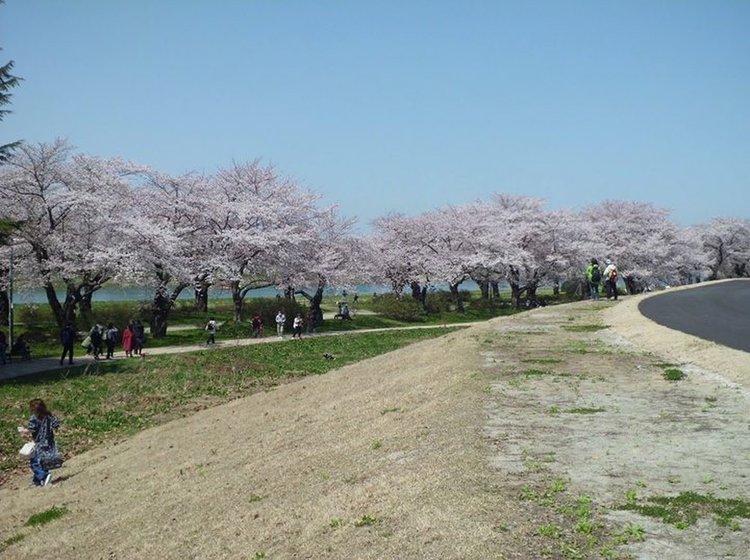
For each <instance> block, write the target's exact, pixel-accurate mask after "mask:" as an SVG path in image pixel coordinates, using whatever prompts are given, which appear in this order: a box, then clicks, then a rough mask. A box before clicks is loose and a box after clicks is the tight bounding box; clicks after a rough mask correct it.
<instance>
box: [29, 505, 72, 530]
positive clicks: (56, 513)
mask: <svg viewBox="0 0 750 560" xmlns="http://www.w3.org/2000/svg"><path fill="white" fill-rule="evenodd" d="M66 513H68V510H67V509H66V508H65V507H64V506H52V507H51V508H50V509H48V510H47V511H43V512H41V513H35V514H34V515H32V516H31V517H29V519H28V521H26V523H24V525H25V526H26V527H38V526H40V525H46V524H47V523H49V522H51V521H54V520H55V519H59V518H61V517H62V516H63V515H65V514H66Z"/></svg>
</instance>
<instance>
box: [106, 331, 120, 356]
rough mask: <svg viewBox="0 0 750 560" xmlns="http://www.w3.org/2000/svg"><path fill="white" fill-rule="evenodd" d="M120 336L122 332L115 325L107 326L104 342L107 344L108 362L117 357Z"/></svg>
mask: <svg viewBox="0 0 750 560" xmlns="http://www.w3.org/2000/svg"><path fill="white" fill-rule="evenodd" d="M119 336H120V331H119V330H118V329H117V327H116V326H115V325H114V324H113V323H110V324H109V325H107V330H105V331H104V341H105V342H106V343H107V360H111V359H112V358H114V357H115V344H117V339H118V337H119Z"/></svg>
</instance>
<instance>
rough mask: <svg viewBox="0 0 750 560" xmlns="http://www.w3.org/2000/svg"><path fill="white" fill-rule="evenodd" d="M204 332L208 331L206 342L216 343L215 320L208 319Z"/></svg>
mask: <svg viewBox="0 0 750 560" xmlns="http://www.w3.org/2000/svg"><path fill="white" fill-rule="evenodd" d="M206 333H208V338H207V339H206V344H216V321H214V320H213V319H209V320H208V323H206Z"/></svg>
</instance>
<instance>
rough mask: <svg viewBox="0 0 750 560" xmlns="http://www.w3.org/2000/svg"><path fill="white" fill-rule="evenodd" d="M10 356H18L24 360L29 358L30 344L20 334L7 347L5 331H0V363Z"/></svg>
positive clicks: (3, 363) (2, 363)
mask: <svg viewBox="0 0 750 560" xmlns="http://www.w3.org/2000/svg"><path fill="white" fill-rule="evenodd" d="M11 356H20V357H21V358H23V359H24V360H29V359H31V346H29V343H28V342H26V337H25V336H24V335H22V334H21V335H18V336H17V337H16V339H15V340H14V341H13V345H12V346H11V347H10V348H8V339H7V338H6V337H5V333H4V332H3V331H0V365H5V363H6V362H7V361H8V360H9V359H10V357H11Z"/></svg>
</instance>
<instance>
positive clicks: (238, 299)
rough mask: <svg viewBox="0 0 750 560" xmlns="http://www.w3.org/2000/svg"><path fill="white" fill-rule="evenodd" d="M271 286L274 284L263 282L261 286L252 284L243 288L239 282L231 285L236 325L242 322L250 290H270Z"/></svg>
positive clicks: (234, 281) (236, 281) (235, 281)
mask: <svg viewBox="0 0 750 560" xmlns="http://www.w3.org/2000/svg"><path fill="white" fill-rule="evenodd" d="M269 286H273V284H270V283H268V282H263V283H260V284H253V283H250V284H246V285H244V286H243V285H242V284H241V283H240V281H239V280H232V281H231V282H230V283H229V289H230V290H231V291H232V304H233V306H234V322H235V323H241V322H242V310H243V309H244V307H245V296H247V294H248V293H249V292H250V290H257V289H260V288H268V287H269Z"/></svg>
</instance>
